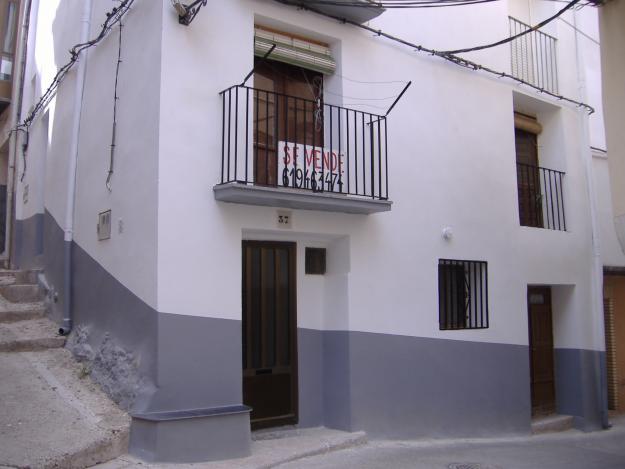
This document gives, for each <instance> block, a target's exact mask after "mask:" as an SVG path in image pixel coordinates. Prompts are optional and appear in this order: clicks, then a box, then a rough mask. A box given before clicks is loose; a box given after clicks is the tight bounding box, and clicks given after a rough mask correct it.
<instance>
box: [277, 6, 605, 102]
mask: <svg viewBox="0 0 625 469" xmlns="http://www.w3.org/2000/svg"><path fill="white" fill-rule="evenodd" d="M276 1H277V2H279V3H282V4H284V5H290V6H294V7H299V8H301V9H304V10H308V11H311V12H313V13H317V14H319V15H322V16H325V17H327V18H332V19H334V20H336V21H339V22H341V23H343V24H350V25H352V26H355V27H357V28H360V29H363V30H365V31H368V32H370V33H373V34H374V35H375V36H379V37H384V38H386V39H388V40H390V41H393V42H397V43H398V44H401V45H404V46H407V47H410V48H411V49H412V50H414V51H416V52H422V53H426V54H429V55H433V56H437V57H440V58H441V59H443V60H446V61H448V62H451V63H453V64H455V65H458V66H460V67H463V68H468V69H469V70H474V71H482V72H485V73H488V74H491V75H494V76H497V77H499V78H507V79H510V80H512V81H515V82H517V83H520V84H522V85H525V86H527V87H529V88H532V89H534V90H536V91H539V92H540V93H544V94H546V95H548V96H551V97H552V98H556V99H558V100H560V101H565V102H567V103H570V104H574V105H575V106H577V107H583V108H585V109H586V110H587V111H588V113H589V114H592V113H594V112H595V109H594V108H593V107H592V106H590V105H589V104H586V103H583V102H580V101H576V100H574V99H571V98H567V97H565V96H562V95H559V94H556V93H553V92H551V91H548V90H546V89H544V88H541V87H539V86H536V85H534V84H532V83H529V82H527V81H525V80H523V79H522V78H518V77H515V76H513V75H511V74H509V73H506V72H500V71H498V70H494V69H492V68H490V67H486V66H484V65H480V64H478V63H477V62H473V61H471V60H467V59H464V58H462V57H460V56H458V55H455V54H452V53H448V52H444V51H438V50H435V49H430V48H428V47H424V46H421V45H419V44H415V43H412V42H410V41H407V40H405V39H402V38H399V37H396V36H393V35H392V34H389V33H385V32H384V31H382V30H380V29H375V28H372V27H371V26H367V25H364V24H360V23H358V22H356V21H352V20H349V19H347V18H342V17H340V16H336V15H332V14H330V13H324V12H322V11H320V10H318V9H316V8H312V7H310V6H308V5H307V4H305V3H303V2H302V0H276Z"/></svg>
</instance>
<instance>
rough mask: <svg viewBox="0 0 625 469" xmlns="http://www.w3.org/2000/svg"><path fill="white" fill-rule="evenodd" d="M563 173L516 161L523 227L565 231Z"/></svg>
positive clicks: (520, 217)
mask: <svg viewBox="0 0 625 469" xmlns="http://www.w3.org/2000/svg"><path fill="white" fill-rule="evenodd" d="M563 177H564V173H563V172H561V171H555V170H553V169H547V168H541V167H540V166H533V165H529V164H523V163H518V162H517V187H518V193H519V219H520V222H521V226H531V227H535V228H546V229H549V230H558V231H566V217H565V214H564V197H563V195H562V180H563Z"/></svg>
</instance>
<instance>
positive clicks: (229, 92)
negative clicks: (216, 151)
mask: <svg viewBox="0 0 625 469" xmlns="http://www.w3.org/2000/svg"><path fill="white" fill-rule="evenodd" d="M231 126H232V88H230V89H229V90H228V168H227V171H226V174H227V178H228V182H230V141H231V138H230V127H231Z"/></svg>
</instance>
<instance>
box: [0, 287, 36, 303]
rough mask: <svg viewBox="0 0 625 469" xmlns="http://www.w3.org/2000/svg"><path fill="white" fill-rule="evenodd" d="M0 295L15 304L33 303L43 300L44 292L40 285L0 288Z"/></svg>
mask: <svg viewBox="0 0 625 469" xmlns="http://www.w3.org/2000/svg"><path fill="white" fill-rule="evenodd" d="M0 295H2V296H3V297H4V298H6V299H7V300H9V301H11V302H13V303H33V302H35V301H41V300H43V296H44V295H43V292H42V291H41V288H39V286H38V285H4V286H0Z"/></svg>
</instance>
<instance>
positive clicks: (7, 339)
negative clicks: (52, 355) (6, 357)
mask: <svg viewBox="0 0 625 469" xmlns="http://www.w3.org/2000/svg"><path fill="white" fill-rule="evenodd" d="M64 345H65V337H63V336H60V335H59V334H58V327H57V326H56V324H54V323H53V322H52V321H50V320H48V319H45V318H41V319H31V320H29V321H20V322H13V323H0V352H26V351H34V350H45V349H51V348H60V347H63V346H64Z"/></svg>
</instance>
